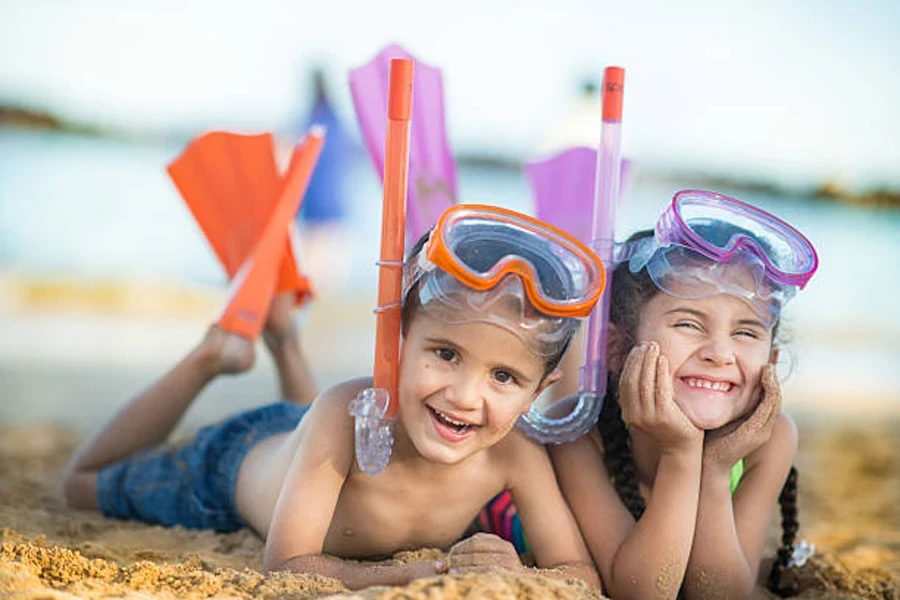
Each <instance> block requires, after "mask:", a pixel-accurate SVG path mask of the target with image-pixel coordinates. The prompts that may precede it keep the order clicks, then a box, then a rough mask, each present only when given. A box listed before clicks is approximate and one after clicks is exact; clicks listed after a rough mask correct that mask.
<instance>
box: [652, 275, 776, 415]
mask: <svg viewBox="0 0 900 600" xmlns="http://www.w3.org/2000/svg"><path fill="white" fill-rule="evenodd" d="M640 323H641V324H640V325H639V326H638V331H637V341H638V342H642V341H655V342H657V343H658V344H659V346H660V351H661V353H662V354H664V355H665V356H666V357H667V358H668V360H669V365H670V370H671V373H672V378H673V382H672V384H673V391H674V394H675V402H676V403H677V404H678V406H679V407H680V408H681V410H682V411H684V413H685V415H686V416H687V417H688V419H690V420H691V422H692V423H694V425H696V426H697V427H699V428H701V429H705V430H712V429H718V428H719V427H722V426H724V425H726V424H727V423H730V422H731V421H733V420H735V419H737V418H739V417H741V416H743V415H745V414H747V413H748V412H750V411H751V410H753V408H754V407H755V406H756V401H757V399H758V390H759V389H760V388H759V377H760V372H761V370H762V368H763V366H764V365H765V364H767V363H768V362H769V360H770V357H771V356H772V331H771V329H769V328H767V327H765V326H764V325H763V324H762V322H761V321H760V319H759V316H758V315H757V314H756V312H755V311H754V310H753V308H752V306H751V305H750V304H749V303H748V302H747V301H746V300H743V299H741V298H738V297H736V296H732V295H729V294H718V295H715V296H711V297H709V298H703V299H698V300H683V299H680V298H676V297H674V296H670V295H668V294H665V293H660V294H657V295H656V296H654V297H653V298H652V299H651V300H650V301H649V302H648V303H647V305H646V306H645V307H644V310H643V312H642V313H641V319H640Z"/></svg>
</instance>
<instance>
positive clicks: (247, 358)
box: [195, 325, 256, 374]
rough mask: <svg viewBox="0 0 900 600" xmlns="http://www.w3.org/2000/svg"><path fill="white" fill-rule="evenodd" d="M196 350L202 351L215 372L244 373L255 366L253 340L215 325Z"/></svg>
mask: <svg viewBox="0 0 900 600" xmlns="http://www.w3.org/2000/svg"><path fill="white" fill-rule="evenodd" d="M195 352H198V353H200V354H201V355H202V356H203V357H204V358H205V359H206V360H207V361H208V364H209V367H210V368H211V369H212V371H213V373H215V374H223V373H227V374H234V373H243V372H244V371H246V370H248V369H249V368H250V367H252V366H253V361H254V359H255V358H256V354H255V351H254V348H253V342H252V341H251V340H249V339H247V338H245V337H243V336H240V335H237V334H236V333H230V332H228V331H225V330H224V329H220V328H219V327H217V326H216V325H213V326H211V327H210V328H209V330H208V331H207V332H206V336H205V337H204V338H203V341H202V342H200V345H199V346H198V347H197V349H196V350H195Z"/></svg>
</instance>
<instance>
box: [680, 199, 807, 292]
mask: <svg viewBox="0 0 900 600" xmlns="http://www.w3.org/2000/svg"><path fill="white" fill-rule="evenodd" d="M675 206H676V210H677V211H678V215H679V216H680V217H681V220H682V222H683V223H684V224H685V225H686V226H687V227H688V228H689V229H690V230H691V232H692V233H693V234H694V235H696V236H697V237H699V238H700V239H702V240H703V241H704V242H705V243H707V244H709V245H710V246H712V247H714V248H716V249H717V250H719V251H722V252H729V253H730V252H733V251H735V250H736V249H738V248H741V247H743V248H746V249H748V250H751V251H753V252H756V253H757V254H758V255H759V256H760V257H761V258H763V259H764V260H766V261H767V262H769V263H770V264H771V265H772V267H774V268H775V269H777V270H779V271H782V272H783V273H785V274H789V275H800V274H806V273H810V272H811V271H814V270H815V266H816V262H817V259H816V256H815V251H814V250H813V249H812V246H811V244H810V243H809V241H808V240H807V239H806V238H805V237H803V235H802V234H800V233H799V232H798V231H796V230H795V229H793V228H792V227H791V226H790V225H788V224H787V223H785V222H783V221H781V220H780V219H778V218H777V217H774V216H773V215H770V214H768V213H766V212H764V211H761V210H759V209H757V208H755V207H753V206H750V205H748V204H744V203H742V202H738V201H736V200H733V199H730V198H724V197H718V196H712V195H708V194H700V193H696V192H694V193H691V192H687V193H682V194H679V195H677V196H676V202H675Z"/></svg>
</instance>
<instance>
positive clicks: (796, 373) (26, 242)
mask: <svg viewBox="0 0 900 600" xmlns="http://www.w3.org/2000/svg"><path fill="white" fill-rule="evenodd" d="M184 143H185V140H177V141H173V142H172V143H164V144H158V145H134V144H130V143H128V142H124V141H116V140H107V139H100V138H88V137H77V136H71V135H65V134H57V133H30V132H21V131H13V130H2V129H0V275H4V276H7V277H14V278H15V277H26V278H38V279H41V280H55V279H64V280H67V281H72V280H78V281H89V282H108V281H115V282H175V283H177V284H184V285H185V286H196V287H198V288H216V289H220V288H223V287H224V284H225V281H224V277H223V274H222V271H221V268H220V267H219V265H218V263H217V262H216V260H215V258H214V257H213V255H212V253H211V251H210V250H209V248H208V246H207V244H206V241H205V239H204V238H203V237H202V234H201V233H200V231H199V229H198V228H197V226H196V224H195V223H194V221H193V219H192V217H191V215H190V213H189V212H188V210H187V208H186V207H185V205H184V204H183V202H182V200H181V198H180V196H179V195H178V194H177V192H176V190H175V188H174V186H173V185H172V184H171V182H170V181H169V179H168V176H167V174H166V172H165V165H166V164H167V163H168V162H169V161H170V160H171V159H172V158H174V157H175V156H176V155H177V154H178V153H179V152H180V151H181V149H182V147H183V145H184ZM459 179H460V182H459V187H460V195H461V199H462V200H463V201H465V202H480V203H490V204H498V205H502V206H507V207H510V208H514V209H517V210H523V211H525V212H533V208H532V201H531V199H530V195H529V190H528V185H527V182H526V180H525V178H524V176H523V175H521V174H518V173H513V172H509V171H500V170H486V169H474V168H467V169H463V170H462V171H461V172H460V174H459ZM347 183H348V192H349V197H348V199H347V200H348V214H347V218H346V222H345V223H344V227H345V231H346V235H343V236H342V237H341V240H342V241H341V244H340V250H339V252H340V254H341V256H340V258H341V259H342V260H343V261H344V262H346V264H347V265H348V272H347V273H346V278H345V280H343V282H342V284H341V285H342V288H341V289H342V290H343V293H346V294H351V295H356V296H359V297H361V298H362V299H363V301H365V299H366V298H372V300H373V302H374V297H375V292H374V290H375V281H376V270H375V267H374V262H375V260H376V256H377V250H378V236H379V232H380V215H381V213H380V210H381V208H380V202H381V191H380V185H379V183H378V180H377V178H376V176H375V174H374V172H373V170H372V167H371V166H370V164H369V163H368V162H367V160H366V159H365V157H363V156H360V160H359V161H358V164H357V165H356V167H355V168H354V169H352V170H351V172H349V173H348V174H347ZM684 187H687V186H684ZM694 187H702V183H698V185H696V186H694ZM674 191H676V190H675V189H674V188H671V187H667V186H665V185H664V184H661V183H658V182H655V183H653V182H649V181H647V180H646V179H642V178H641V176H640V165H638V176H637V177H636V179H635V182H634V184H633V185H632V186H631V187H630V189H628V190H627V195H626V197H625V200H624V204H623V208H622V210H621V211H620V218H619V227H620V230H621V231H623V232H630V231H632V230H633V229H635V228H637V227H647V226H650V225H651V224H652V222H653V220H654V218H655V216H656V215H657V214H658V213H659V211H660V210H661V209H662V208H663V207H664V205H665V203H666V202H667V201H668V199H669V198H670V197H671V195H672V193H673V192H674ZM717 191H720V192H723V193H726V194H727V193H729V192H731V193H733V194H734V195H736V196H738V197H740V198H742V199H743V200H746V201H749V202H751V203H753V204H756V205H758V206H760V207H762V208H765V209H767V210H771V211H773V212H775V213H776V214H778V215H779V216H781V217H782V218H784V219H786V220H787V221H789V222H790V223H792V224H793V225H795V226H796V227H797V228H798V229H800V230H801V231H803V232H804V233H805V234H807V236H808V237H809V238H810V239H811V240H812V241H813V243H814V244H815V246H816V248H817V250H818V252H819V257H820V268H819V272H818V274H817V275H816V276H815V278H814V279H813V280H812V281H811V283H810V284H809V286H808V287H807V289H806V290H805V291H803V292H801V293H800V294H799V295H798V296H797V298H796V299H795V300H794V301H793V302H792V304H791V305H789V307H788V309H787V311H786V315H785V317H786V320H787V323H788V326H789V329H790V330H791V331H792V332H793V333H794V335H793V338H794V340H793V342H792V349H793V353H794V354H795V355H796V356H797V360H796V361H795V364H794V366H793V373H792V375H791V378H790V379H789V384H790V385H792V386H797V387H798V389H802V390H803V393H804V394H806V395H808V396H810V397H814V396H815V395H816V394H820V393H821V394H822V395H823V396H829V397H834V396H835V395H836V394H842V393H844V391H846V394H847V395H848V397H853V398H860V397H865V396H877V397H878V398H880V399H887V400H889V401H891V402H893V403H895V405H896V406H897V407H898V408H900V369H898V368H897V366H898V365H900V310H898V308H897V297H898V295H900V276H898V273H900V211H883V210H882V211H876V210H869V209H860V208H855V207H851V206H846V205H842V204H837V203H826V202H820V201H813V200H807V199H802V198H786V197H777V196H771V195H759V194H752V193H745V192H734V191H731V190H728V189H719V190H717ZM620 237H624V236H620ZM311 258H312V257H311ZM336 258H337V257H336ZM312 310H315V307H313V309H312ZM0 319H15V316H14V315H13V316H10V315H6V316H4V315H0ZM173 358H174V357H173ZM0 366H2V365H0Z"/></svg>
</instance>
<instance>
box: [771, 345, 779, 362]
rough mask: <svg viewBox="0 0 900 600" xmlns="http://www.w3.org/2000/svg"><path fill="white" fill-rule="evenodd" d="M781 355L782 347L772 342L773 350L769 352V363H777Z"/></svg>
mask: <svg viewBox="0 0 900 600" xmlns="http://www.w3.org/2000/svg"><path fill="white" fill-rule="evenodd" d="M780 355H781V348H779V347H778V346H776V345H775V344H772V352H771V353H770V354H769V364H773V365H774V364H777V363H778V357H779V356H780Z"/></svg>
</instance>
